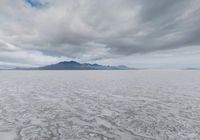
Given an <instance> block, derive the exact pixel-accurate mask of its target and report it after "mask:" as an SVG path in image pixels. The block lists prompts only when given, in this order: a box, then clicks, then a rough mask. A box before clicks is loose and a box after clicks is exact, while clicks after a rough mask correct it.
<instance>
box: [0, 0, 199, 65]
mask: <svg viewBox="0 0 200 140" xmlns="http://www.w3.org/2000/svg"><path fill="white" fill-rule="evenodd" d="M70 60H74V61H78V62H81V63H99V64H104V65H127V66H129V67H137V68H200V1H199V0H0V68H2V67H15V66H23V67H32V66H43V65H48V64H52V63H57V62H60V61H70Z"/></svg>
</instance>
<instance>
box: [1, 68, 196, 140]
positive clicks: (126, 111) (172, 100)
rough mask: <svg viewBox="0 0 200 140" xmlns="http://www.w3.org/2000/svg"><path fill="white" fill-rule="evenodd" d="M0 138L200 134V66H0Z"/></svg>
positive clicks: (133, 139) (161, 139)
mask: <svg viewBox="0 0 200 140" xmlns="http://www.w3.org/2000/svg"><path fill="white" fill-rule="evenodd" d="M0 77H1V80H0V139H1V140H199V139H200V71H181V70H180V71H179V70H176V71H175V70H174V71H170V70H168V71H167V70H166V71H164V70H162V71H153V70H146V71H0Z"/></svg>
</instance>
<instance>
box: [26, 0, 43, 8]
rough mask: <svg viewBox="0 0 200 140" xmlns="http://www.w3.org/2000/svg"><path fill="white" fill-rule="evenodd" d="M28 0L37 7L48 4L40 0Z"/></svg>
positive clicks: (27, 0)
mask: <svg viewBox="0 0 200 140" xmlns="http://www.w3.org/2000/svg"><path fill="white" fill-rule="evenodd" d="M26 2H27V3H29V4H30V5H31V6H32V7H35V8H42V7H44V6H45V5H46V4H45V3H42V2H40V1H39V0H26Z"/></svg>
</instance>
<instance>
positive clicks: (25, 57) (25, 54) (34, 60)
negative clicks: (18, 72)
mask: <svg viewBox="0 0 200 140" xmlns="http://www.w3.org/2000/svg"><path fill="white" fill-rule="evenodd" d="M65 59H67V58H64V57H53V56H47V55H43V54H42V53H41V52H39V51H34V50H23V49H21V48H18V47H16V46H14V45H13V44H10V43H8V42H5V41H3V40H0V60H1V61H3V62H4V63H9V64H10V65H12V63H17V64H20V65H21V66H40V65H44V64H52V63H57V62H59V61H63V60H65ZM10 62H12V63H10Z"/></svg>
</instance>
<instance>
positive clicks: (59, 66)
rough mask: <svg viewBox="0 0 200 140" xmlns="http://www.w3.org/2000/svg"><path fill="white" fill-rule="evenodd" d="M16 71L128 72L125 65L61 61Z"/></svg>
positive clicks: (18, 68)
mask: <svg viewBox="0 0 200 140" xmlns="http://www.w3.org/2000/svg"><path fill="white" fill-rule="evenodd" d="M15 69H16V70H130V69H133V68H129V67H127V66H125V65H118V66H110V65H99V64H97V63H94V64H90V63H79V62H77V61H73V60H71V61H61V62H58V63H56V64H50V65H46V66H41V67H35V68H22V67H21V68H20V67H17V68H15Z"/></svg>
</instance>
